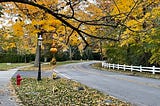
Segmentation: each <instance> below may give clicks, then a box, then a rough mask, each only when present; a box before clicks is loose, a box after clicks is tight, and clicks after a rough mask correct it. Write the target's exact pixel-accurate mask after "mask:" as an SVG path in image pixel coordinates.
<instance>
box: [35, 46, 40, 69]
mask: <svg viewBox="0 0 160 106" xmlns="http://www.w3.org/2000/svg"><path fill="white" fill-rule="evenodd" d="M38 58H39V46H37V48H36V58H35V61H34V66H35V67H38V63H39V62H38Z"/></svg>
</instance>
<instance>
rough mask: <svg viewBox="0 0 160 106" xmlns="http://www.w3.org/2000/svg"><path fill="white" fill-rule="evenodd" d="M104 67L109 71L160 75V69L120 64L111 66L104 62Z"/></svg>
mask: <svg viewBox="0 0 160 106" xmlns="http://www.w3.org/2000/svg"><path fill="white" fill-rule="evenodd" d="M102 67H104V68H109V69H111V68H112V69H118V70H119V69H121V70H124V71H125V70H129V71H139V72H151V73H152V74H155V73H160V68H159V67H155V66H152V67H143V66H141V65H140V66H132V65H131V66H129V65H125V64H124V65H120V64H110V63H106V62H102Z"/></svg>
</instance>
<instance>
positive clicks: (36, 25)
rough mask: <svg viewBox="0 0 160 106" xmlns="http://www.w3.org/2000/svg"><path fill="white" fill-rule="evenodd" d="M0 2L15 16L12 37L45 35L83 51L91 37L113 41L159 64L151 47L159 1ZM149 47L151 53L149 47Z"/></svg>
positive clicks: (155, 28)
mask: <svg viewBox="0 0 160 106" xmlns="http://www.w3.org/2000/svg"><path fill="white" fill-rule="evenodd" d="M0 3H1V7H2V8H3V9H2V13H4V12H5V13H7V14H14V15H15V16H16V17H18V18H17V21H16V22H13V27H12V33H13V35H14V36H20V35H24V34H26V33H28V34H29V35H33V36H34V35H35V34H36V33H38V32H41V33H48V36H50V37H49V39H53V40H54V41H55V40H56V41H57V43H59V44H60V43H61V44H62V45H63V44H64V43H65V44H68V43H70V44H71V45H74V44H78V45H81V43H85V46H84V47H83V48H86V47H87V46H88V45H90V44H92V41H91V39H92V38H96V39H101V40H108V43H111V41H114V42H115V41H116V42H118V43H119V44H118V46H120V47H123V46H127V47H130V46H135V45H136V46H138V47H143V48H144V50H145V51H146V52H148V51H149V52H151V54H152V57H151V58H150V62H151V63H154V62H158V61H159V59H158V60H157V58H156V59H155V58H154V57H155V56H157V55H158V54H157V53H156V51H157V50H159V49H158V48H157V46H155V45H158V44H159V43H158V41H156V40H154V39H155V38H158V35H159V34H158V35H157V33H158V32H159V24H160V13H159V10H160V6H159V5H160V3H159V0H0ZM50 41H52V40H50ZM46 42H49V41H46ZM104 44H105V43H104ZM111 44H112V43H111ZM107 45H108V44H107ZM109 45H110V44H109ZM115 45H117V43H116V44H115ZM146 45H147V46H146ZM151 45H154V50H153V49H152V50H151V49H150V48H149V46H151ZM63 46H64V45H63ZM112 46H113V45H112ZM152 47H153V46H152Z"/></svg>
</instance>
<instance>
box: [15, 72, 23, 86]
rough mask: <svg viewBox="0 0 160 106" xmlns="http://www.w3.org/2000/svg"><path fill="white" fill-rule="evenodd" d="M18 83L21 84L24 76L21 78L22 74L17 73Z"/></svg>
mask: <svg viewBox="0 0 160 106" xmlns="http://www.w3.org/2000/svg"><path fill="white" fill-rule="evenodd" d="M16 80H17V85H21V80H22V78H21V75H20V74H17V79H16Z"/></svg>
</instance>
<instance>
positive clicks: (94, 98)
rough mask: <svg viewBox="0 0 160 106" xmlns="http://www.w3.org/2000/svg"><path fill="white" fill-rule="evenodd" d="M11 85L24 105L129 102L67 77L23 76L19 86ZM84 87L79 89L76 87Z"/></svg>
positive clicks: (126, 105)
mask: <svg viewBox="0 0 160 106" xmlns="http://www.w3.org/2000/svg"><path fill="white" fill-rule="evenodd" d="M15 82H16V79H12V85H13V86H14V88H15V91H16V93H17V95H18V98H19V99H20V101H21V102H20V103H21V104H23V105H24V106H130V104H129V103H126V102H123V101H120V100H118V99H116V98H114V97H111V96H109V95H105V94H103V93H101V92H99V91H97V90H95V89H91V88H89V87H87V86H85V85H82V84H80V83H78V82H74V81H72V80H68V79H61V78H60V79H57V80H53V79H49V78H43V79H42V80H41V81H39V82H38V81H37V80H36V79H33V78H24V79H23V81H22V84H21V86H20V87H19V86H17V85H16V83H15ZM80 87H81V88H84V90H79V89H78V88H80Z"/></svg>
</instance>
